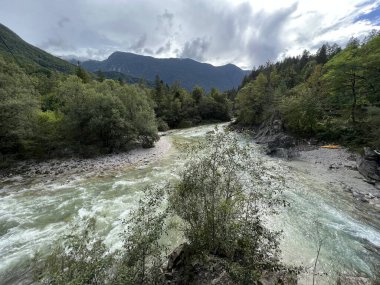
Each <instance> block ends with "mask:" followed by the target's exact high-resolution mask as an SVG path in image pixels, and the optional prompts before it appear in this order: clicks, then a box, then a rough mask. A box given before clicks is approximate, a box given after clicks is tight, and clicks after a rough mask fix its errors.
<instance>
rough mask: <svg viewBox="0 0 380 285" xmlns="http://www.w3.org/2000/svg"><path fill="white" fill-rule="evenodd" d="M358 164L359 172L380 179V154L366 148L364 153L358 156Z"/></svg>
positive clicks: (370, 178) (372, 178) (371, 178)
mask: <svg viewBox="0 0 380 285" xmlns="http://www.w3.org/2000/svg"><path fill="white" fill-rule="evenodd" d="M356 165H357V168H358V170H359V172H360V173H361V174H362V175H363V176H364V177H365V178H367V179H369V180H376V181H380V155H378V154H377V153H376V152H374V151H372V150H370V149H369V148H366V147H365V148H364V155H363V156H361V157H358V159H357V160H356Z"/></svg>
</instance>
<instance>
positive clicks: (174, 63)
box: [82, 51, 249, 91]
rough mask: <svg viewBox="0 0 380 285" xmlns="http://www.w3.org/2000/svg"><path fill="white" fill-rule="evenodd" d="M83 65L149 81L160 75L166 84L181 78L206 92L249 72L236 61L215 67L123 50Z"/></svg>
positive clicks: (224, 87)
mask: <svg viewBox="0 0 380 285" xmlns="http://www.w3.org/2000/svg"><path fill="white" fill-rule="evenodd" d="M82 67H83V68H85V69H86V70H88V71H90V72H96V71H98V70H102V71H103V72H107V71H117V72H120V73H124V74H126V75H129V76H132V77H135V78H143V79H145V80H147V81H154V80H155V78H156V75H159V76H160V78H161V79H162V80H163V81H164V82H165V83H169V84H172V83H174V82H176V81H178V82H179V83H180V84H181V86H183V87H185V88H186V89H188V90H191V89H192V88H193V87H194V86H195V85H198V86H201V87H203V88H204V89H205V90H207V91H209V90H210V89H211V88H212V87H215V88H217V89H219V90H220V91H225V90H229V89H232V88H233V87H235V88H236V87H238V86H239V85H240V84H241V82H242V80H243V78H244V76H245V75H247V74H248V73H249V72H248V71H245V70H242V69H240V68H239V67H237V66H235V65H233V64H227V65H223V66H213V65H211V64H207V63H200V62H197V61H195V60H192V59H188V58H186V59H180V58H154V57H151V56H143V55H137V54H133V53H128V52H120V51H117V52H114V53H113V54H111V55H110V56H109V57H108V58H107V59H106V60H103V61H96V60H89V61H85V62H83V63H82Z"/></svg>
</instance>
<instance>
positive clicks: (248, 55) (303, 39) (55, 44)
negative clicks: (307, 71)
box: [0, 0, 374, 67]
mask: <svg viewBox="0 0 380 285" xmlns="http://www.w3.org/2000/svg"><path fill="white" fill-rule="evenodd" d="M1 1H2V8H1V9H0V18H1V19H2V22H3V24H5V25H8V26H9V28H11V29H13V30H14V31H15V32H16V33H18V34H19V35H20V36H21V37H23V38H24V39H25V40H27V41H29V42H30V43H32V44H34V45H37V46H39V47H41V48H43V49H46V50H47V51H49V52H52V53H54V54H56V55H70V54H74V55H75V54H77V56H81V57H89V58H94V59H101V58H106V57H108V56H109V55H110V53H112V52H113V51H116V50H121V51H130V52H135V53H142V54H149V55H156V56H159V57H173V56H180V57H190V58H193V59H196V60H202V61H207V62H210V63H213V64H225V63H228V62H232V63H235V64H240V66H242V65H244V66H246V67H247V66H250V67H252V66H253V65H258V64H262V63H265V61H267V60H276V59H277V58H278V57H280V56H281V55H282V54H284V53H286V51H287V50H289V51H291V50H292V49H293V50H294V48H293V47H294V46H295V47H297V49H303V48H306V49H307V48H311V47H312V46H313V45H314V44H315V39H316V38H317V37H320V38H321V39H322V38H323V39H325V37H323V35H324V34H326V35H327V34H328V33H330V31H333V30H334V31H335V29H339V28H345V27H347V26H348V25H350V24H351V23H353V21H354V18H355V17H354V16H357V14H355V13H353V14H349V15H346V17H344V18H342V19H337V20H336V21H335V23H332V24H331V26H330V27H326V26H321V25H320V23H321V22H322V20H323V18H324V17H325V15H323V14H321V12H320V11H306V12H305V11H304V10H299V11H297V9H298V6H297V2H295V3H294V4H293V5H290V6H289V7H287V8H279V7H276V6H273V7H272V9H271V10H265V11H261V10H258V9H257V8H256V7H257V6H256V5H255V4H253V1H250V0H247V1H245V2H242V3H240V4H236V3H235V1H229V0H207V1H206V0H192V1H177V0H165V1H155V0H139V1H129V0H107V1H101V0H97V1H93V0H83V1H76V0H65V1H51V0H35V1H24V0H1ZM295 1H297V0H295ZM358 1H362V4H360V5H358V6H357V7H360V8H361V9H362V8H363V9H364V8H367V7H368V6H370V5H372V6H373V3H374V2H373V1H372V2H368V1H366V0H358ZM282 5H283V4H282ZM352 6H353V5H352ZM300 8H301V6H300ZM353 8H355V7H354V6H353ZM354 10H355V9H354ZM47 11H49V12H48V13H47ZM20 15H23V17H20ZM291 21H295V22H297V21H299V22H302V21H304V22H305V25H304V26H302V27H292V30H291V31H290V32H291V33H289V30H287V28H288V27H290V26H291V25H289V23H291ZM293 23H294V22H293ZM289 34H291V35H292V36H293V37H292V38H291V39H290V37H289ZM350 36H351V35H347V39H348V38H349V37H350ZM339 40H344V36H341V37H340V39H339Z"/></svg>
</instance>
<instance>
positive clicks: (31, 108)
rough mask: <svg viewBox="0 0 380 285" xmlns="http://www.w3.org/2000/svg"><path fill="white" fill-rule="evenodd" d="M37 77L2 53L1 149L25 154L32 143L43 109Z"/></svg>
mask: <svg viewBox="0 0 380 285" xmlns="http://www.w3.org/2000/svg"><path fill="white" fill-rule="evenodd" d="M34 84H35V82H34V79H33V78H31V77H29V76H28V75H26V74H25V73H24V72H23V70H22V69H21V68H19V67H18V66H17V65H16V64H15V63H14V62H12V61H10V60H5V59H4V58H3V57H1V56H0V86H1V88H0V152H1V153H2V154H12V153H18V154H21V153H23V152H24V151H25V149H27V148H28V147H29V144H30V138H31V136H32V127H33V124H34V123H35V122H36V114H37V111H38V110H39V102H38V96H39V94H38V92H37V91H36V89H35V87H34Z"/></svg>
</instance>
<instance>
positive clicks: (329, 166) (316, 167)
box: [289, 147, 380, 211]
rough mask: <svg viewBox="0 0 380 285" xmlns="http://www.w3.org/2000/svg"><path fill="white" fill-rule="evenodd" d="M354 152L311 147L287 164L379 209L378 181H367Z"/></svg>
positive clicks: (300, 152)
mask: <svg viewBox="0 0 380 285" xmlns="http://www.w3.org/2000/svg"><path fill="white" fill-rule="evenodd" d="M357 157H358V155H357V154H355V153H353V152H350V151H349V150H347V149H344V148H337V149H328V148H321V147H314V148H311V149H306V150H305V148H304V150H301V151H299V152H298V155H297V157H296V158H293V159H291V160H289V164H290V165H293V166H294V167H298V168H302V169H304V171H305V172H307V173H309V174H310V175H313V176H315V177H319V178H320V179H323V180H325V181H326V182H328V183H330V184H331V185H334V186H339V187H340V188H341V189H342V190H343V191H345V192H347V193H349V194H351V195H352V197H353V198H355V200H356V201H358V202H363V203H368V204H369V205H372V206H373V207H375V208H377V209H379V211H380V183H379V182H374V181H371V180H368V179H367V178H365V177H364V176H363V175H362V174H361V173H360V172H359V171H358V168H357V163H356V161H357Z"/></svg>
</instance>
